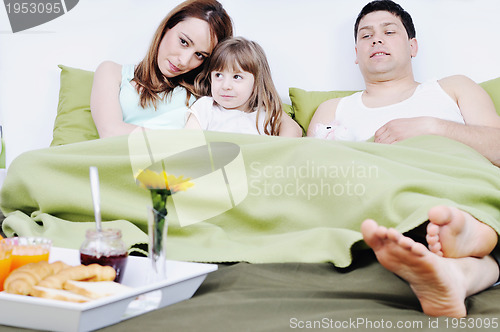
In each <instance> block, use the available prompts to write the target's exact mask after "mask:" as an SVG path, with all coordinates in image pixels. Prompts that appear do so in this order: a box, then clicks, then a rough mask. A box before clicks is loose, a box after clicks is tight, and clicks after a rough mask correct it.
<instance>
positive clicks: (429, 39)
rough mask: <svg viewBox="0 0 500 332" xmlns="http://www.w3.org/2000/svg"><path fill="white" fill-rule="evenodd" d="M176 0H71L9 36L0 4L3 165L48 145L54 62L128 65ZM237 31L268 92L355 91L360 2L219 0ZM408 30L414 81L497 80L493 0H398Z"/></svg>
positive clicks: (498, 7) (498, 46) (497, 7)
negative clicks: (262, 66) (251, 45)
mask: <svg viewBox="0 0 500 332" xmlns="http://www.w3.org/2000/svg"><path fill="white" fill-rule="evenodd" d="M179 2H180V0H171V1H166V0H80V2H79V3H78V5H77V6H76V7H75V8H74V9H73V10H71V11H69V12H68V13H67V14H65V15H63V16H61V17H59V18H57V19H55V20H53V21H51V22H48V23H46V24H44V25H41V26H38V27H34V28H31V29H29V30H26V31H25V32H18V33H15V34H13V33H12V32H11V29H10V25H9V24H8V19H7V15H6V12H5V7H4V6H0V123H1V124H2V125H3V127H4V137H5V140H6V144H7V147H6V151H7V163H8V164H10V162H11V161H12V160H13V159H14V158H15V157H16V156H17V155H19V154H20V153H22V152H24V151H27V150H32V149H39V148H44V147H47V146H49V144H50V142H51V140H52V126H53V123H54V119H55V115H56V109H57V101H58V89H59V69H58V68H57V64H65V65H68V66H73V67H78V68H82V69H87V70H94V69H95V68H96V67H97V65H98V64H99V63H100V62H101V61H103V60H107V59H109V60H114V61H117V62H120V63H136V62H138V61H139V60H140V59H141V58H142V56H143V55H144V53H145V52H146V49H147V47H148V45H149V42H150V39H151V37H152V34H153V32H154V30H155V28H156V26H157V24H158V23H159V22H160V20H161V19H162V18H163V17H164V15H165V14H166V13H167V12H168V11H169V10H170V9H171V8H173V7H174V6H175V5H176V4H177V3H179ZM221 2H222V3H223V4H224V6H225V8H226V10H227V11H228V13H229V14H230V15H231V16H232V18H233V20H234V24H235V30H236V34H237V35H242V36H245V37H247V38H250V39H253V40H255V41H257V42H259V43H260V44H261V45H262V47H263V48H264V49H265V51H266V53H267V56H268V60H269V62H270V65H271V68H272V71H273V77H274V80H275V83H276V85H277V88H278V91H279V92H280V94H281V96H282V97H283V99H284V100H285V101H289V99H288V88H289V87H292V86H294V87H300V88H303V89H307V90H333V89H362V88H363V81H362V78H361V75H360V74H359V71H358V68H357V66H356V65H355V64H354V37H353V24H354V21H355V18H356V16H357V14H358V12H359V10H360V9H361V8H362V7H363V5H364V4H366V3H367V2H368V1H367V0H350V1H346V0H307V1H306V0H221ZM399 3H400V4H401V5H402V6H403V8H405V9H406V10H408V11H409V12H410V14H411V15H412V17H413V19H414V22H415V26H416V29H417V39H418V41H419V47H420V51H419V55H418V56H417V58H415V59H414V68H415V75H416V78H417V80H420V81H423V80H426V79H429V78H440V77H443V76H447V75H452V74H465V75H468V76H470V77H471V78H472V79H474V80H476V81H477V82H481V81H484V80H488V79H491V78H495V77H498V76H500V65H499V59H498V54H500V43H499V42H498V37H497V30H498V23H497V18H498V16H499V15H500V1H498V0H418V1H417V0H400V1H399Z"/></svg>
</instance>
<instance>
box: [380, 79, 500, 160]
mask: <svg viewBox="0 0 500 332" xmlns="http://www.w3.org/2000/svg"><path fill="white" fill-rule="evenodd" d="M439 83H440V84H441V86H442V87H443V89H444V90H445V91H446V92H447V93H448V94H449V95H450V97H451V98H452V99H454V100H455V101H456V103H457V105H458V107H459V108H460V112H461V113H462V116H463V118H464V121H465V125H463V124H460V123H456V122H452V121H447V120H441V119H437V118H432V117H418V118H410V119H396V120H393V121H390V122H388V123H387V124H385V125H384V126H382V127H381V128H380V129H379V130H377V132H376V133H375V142H377V143H389V144H390V143H394V142H397V141H401V140H404V139H406V138H409V137H414V136H419V135H439V136H445V137H448V138H451V139H454V140H456V141H459V142H462V143H464V144H467V145H469V146H471V147H472V148H474V149H476V150H477V151H478V152H479V153H481V154H482V155H484V156H485V157H486V158H488V159H489V160H490V161H491V162H492V163H493V164H495V165H497V166H500V116H498V115H497V113H496V111H495V106H494V105H493V102H492V101H491V98H490V97H489V95H488V94H487V93H486V91H484V90H483V89H482V88H481V87H480V86H479V85H478V84H476V83H474V82H473V81H472V80H471V79H469V78H467V77H465V76H451V77H447V78H444V79H442V80H440V81H439Z"/></svg>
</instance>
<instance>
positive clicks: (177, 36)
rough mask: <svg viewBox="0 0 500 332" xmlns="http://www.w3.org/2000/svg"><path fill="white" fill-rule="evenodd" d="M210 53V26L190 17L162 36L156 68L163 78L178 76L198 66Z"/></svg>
mask: <svg viewBox="0 0 500 332" xmlns="http://www.w3.org/2000/svg"><path fill="white" fill-rule="evenodd" d="M211 52H212V43H211V40H210V26H209V25H208V23H207V22H205V21H203V20H200V19H198V18H194V17H190V18H187V19H185V20H184V21H181V22H179V23H177V24H176V25H175V26H174V27H173V28H171V29H169V30H167V32H166V33H165V35H164V36H163V38H162V40H161V42H160V46H159V49H158V67H159V68H160V71H161V72H162V74H163V76H165V77H169V78H171V77H175V76H179V75H182V74H185V73H187V72H189V71H191V70H193V69H195V68H196V67H198V66H200V65H201V64H202V63H203V61H205V59H206V58H207V57H208V56H209V55H210V53H211Z"/></svg>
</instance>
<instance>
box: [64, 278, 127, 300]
mask: <svg viewBox="0 0 500 332" xmlns="http://www.w3.org/2000/svg"><path fill="white" fill-rule="evenodd" d="M64 289H65V290H68V291H71V292H73V293H76V294H79V295H83V296H86V297H89V298H92V299H99V298H101V297H106V296H111V295H116V294H121V293H125V292H129V291H131V290H132V288H130V287H128V286H125V285H122V284H119V283H117V282H114V281H75V280H68V281H66V282H65V283H64Z"/></svg>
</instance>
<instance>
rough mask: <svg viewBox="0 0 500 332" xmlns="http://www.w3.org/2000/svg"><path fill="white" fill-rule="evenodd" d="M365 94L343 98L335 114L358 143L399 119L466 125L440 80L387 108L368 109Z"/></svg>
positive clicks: (428, 83)
mask: <svg viewBox="0 0 500 332" xmlns="http://www.w3.org/2000/svg"><path fill="white" fill-rule="evenodd" d="M362 94H363V92H357V93H355V94H353V95H351V96H348V97H344V98H342V99H341V100H340V101H339V103H338V105H337V110H336V112H335V120H336V121H337V122H338V123H340V124H341V125H342V126H343V127H345V128H347V130H348V131H349V134H350V137H351V138H352V140H355V141H365V140H367V139H369V138H371V137H372V136H373V135H374V134H375V132H376V131H377V130H378V129H379V128H380V127H382V126H383V125H384V124H386V123H387V122H389V121H391V120H394V119H399V118H414V117H420V116H432V117H435V118H439V119H443V120H449V121H454V122H458V123H462V124H465V122H464V119H463V117H462V113H460V109H459V108H458V105H457V103H456V102H455V101H454V100H453V99H452V98H451V97H450V96H449V95H448V94H447V93H446V91H444V90H443V88H441V86H440V85H439V83H438V82H437V81H429V82H425V83H422V84H420V85H419V86H417V88H416V89H415V92H414V93H413V95H412V96H411V97H410V98H408V99H406V100H403V101H402V102H399V103H396V104H393V105H388V106H383V107H366V106H365V105H364V104H363V100H362V99H361V96H362Z"/></svg>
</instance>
